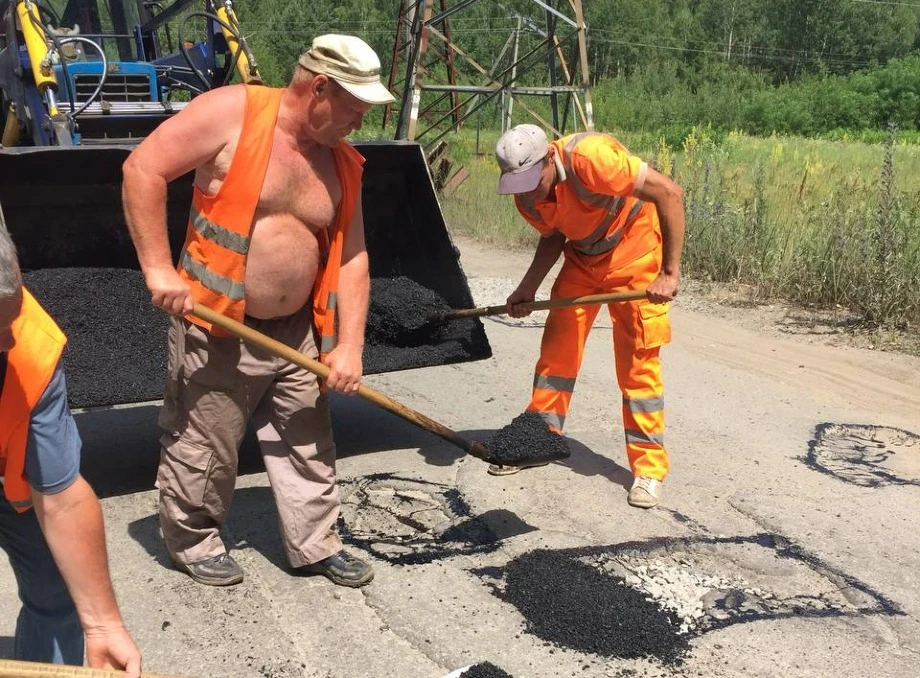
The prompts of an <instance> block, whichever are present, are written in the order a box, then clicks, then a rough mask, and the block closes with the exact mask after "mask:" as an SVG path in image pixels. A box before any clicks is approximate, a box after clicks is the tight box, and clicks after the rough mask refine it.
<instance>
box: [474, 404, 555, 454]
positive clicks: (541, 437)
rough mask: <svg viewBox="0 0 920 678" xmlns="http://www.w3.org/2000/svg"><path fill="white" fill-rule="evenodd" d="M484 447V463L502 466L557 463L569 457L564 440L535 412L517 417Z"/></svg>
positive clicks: (487, 441)
mask: <svg viewBox="0 0 920 678" xmlns="http://www.w3.org/2000/svg"><path fill="white" fill-rule="evenodd" d="M484 445H485V447H486V450H488V454H487V456H486V461H488V462H490V463H493V464H503V465H505V466H526V465H527V464H533V463H542V462H546V461H557V460H560V459H565V458H566V457H568V456H569V455H570V454H571V453H570V452H569V446H568V445H567V444H566V442H565V438H564V437H563V436H561V435H559V434H558V433H554V432H553V431H551V430H550V429H549V428H548V427H547V425H546V422H544V421H543V418H542V417H541V416H540V415H539V414H537V413H536V412H524V413H523V414H519V415H518V416H516V417H515V418H514V419H513V420H512V421H511V423H510V424H508V425H507V426H505V427H504V428H502V429H500V430H499V431H497V432H496V433H495V434H493V435H492V436H491V437H490V438H489V439H488V440H486V442H485V443H484Z"/></svg>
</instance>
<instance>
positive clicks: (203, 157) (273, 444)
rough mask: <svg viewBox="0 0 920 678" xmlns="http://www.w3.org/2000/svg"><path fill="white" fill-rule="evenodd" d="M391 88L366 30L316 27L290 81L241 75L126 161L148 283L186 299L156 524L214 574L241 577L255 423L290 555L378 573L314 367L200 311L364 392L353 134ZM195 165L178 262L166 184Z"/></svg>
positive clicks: (127, 193) (175, 330)
mask: <svg viewBox="0 0 920 678" xmlns="http://www.w3.org/2000/svg"><path fill="white" fill-rule="evenodd" d="M391 101H393V96H392V95H391V94H390V93H389V91H388V90H387V88H386V87H385V86H384V85H383V83H381V82H380V61H379V59H378V57H377V55H376V54H375V53H374V51H373V49H371V47H370V46H369V45H367V44H366V43H365V42H364V41H362V40H360V39H359V38H356V37H354V36H346V35H324V36H319V37H317V38H316V39H315V40H314V41H313V44H312V46H311V48H310V49H309V50H308V51H307V52H305V53H304V54H302V55H301V56H300V58H299V60H298V63H297V65H296V66H295V70H294V75H293V77H292V79H291V81H290V83H289V85H288V86H287V87H285V88H271V87H262V86H257V85H231V86H228V87H219V88H217V89H214V90H212V91H210V92H206V93H204V94H202V95H200V96H197V97H195V98H194V99H192V101H191V102H190V103H189V105H188V106H187V107H186V108H185V109H184V110H182V111H180V112H179V113H177V114H176V115H175V116H173V117H171V118H170V119H169V120H167V121H165V122H164V123H163V124H162V125H160V126H159V127H157V129H156V130H155V131H154V132H153V133H152V134H150V136H148V137H147V138H146V139H145V140H144V141H143V142H142V143H141V144H140V145H138V146H137V148H135V149H134V151H133V152H132V153H131V155H130V156H129V157H128V159H127V161H126V162H125V164H124V167H123V175H124V184H123V190H122V193H123V196H124V206H125V216H126V219H127V223H128V229H129V231H130V233H131V238H132V240H133V242H134V245H135V248H136V250H137V255H138V260H139V262H140V266H141V269H142V271H143V273H144V278H145V281H146V283H147V288H148V289H149V290H150V293H151V297H152V300H153V303H154V304H155V305H156V306H158V307H159V308H161V309H163V310H165V311H167V312H169V313H172V314H174V317H173V318H172V319H171V327H170V333H169V344H170V349H169V381H168V384H167V389H166V395H165V397H164V401H163V408H162V410H161V413H160V420H159V423H160V426H161V427H162V428H163V429H164V435H163V437H162V438H161V441H162V454H161V457H160V468H159V473H158V476H157V487H158V488H159V490H160V526H161V527H162V531H163V538H164V541H165V542H166V547H167V549H168V551H169V554H170V556H171V557H172V559H173V561H174V562H175V563H176V565H177V566H178V568H179V569H180V570H182V571H183V572H186V573H187V574H189V575H190V576H191V577H192V578H193V579H194V580H195V581H197V582H199V583H201V584H205V585H209V586H230V585H234V584H238V583H240V582H241V581H242V580H243V570H242V568H241V567H240V566H239V565H238V564H237V563H236V561H235V559H234V558H233V556H232V555H230V554H229V553H228V551H227V548H226V546H225V545H224V543H223V541H222V539H221V537H220V529H221V527H222V526H223V525H224V522H225V520H226V517H227V514H228V511H229V509H230V503H231V501H232V498H233V490H234V483H235V481H236V472H237V461H238V449H239V445H240V443H241V441H242V439H243V435H244V434H245V432H246V428H247V424H248V423H249V422H250V421H252V422H253V424H254V428H255V429H256V436H257V438H258V440H259V444H260V446H261V448H262V456H263V459H264V461H265V469H266V472H267V474H268V478H269V482H270V483H271V486H272V490H273V493H274V495H275V498H276V505H277V507H278V514H279V518H280V523H281V532H282V538H283V541H284V547H285V555H286V556H287V560H288V562H289V563H290V565H291V567H292V568H293V569H295V570H296V571H297V572H298V573H302V574H319V575H323V576H326V577H327V578H329V579H330V580H331V581H333V582H334V583H336V584H338V585H341V586H350V587H358V586H363V585H365V584H367V583H369V582H370V581H371V579H373V576H374V571H373V568H372V567H371V565H370V563H368V562H366V561H364V560H362V559H361V558H359V557H357V556H354V555H352V554H350V553H349V552H348V551H346V550H345V549H344V548H343V545H342V540H341V538H340V537H339V535H338V533H337V531H336V523H337V521H338V519H339V515H340V500H339V491H338V486H337V485H336V475H335V458H336V448H335V443H334V441H333V438H332V427H331V423H330V416H329V401H328V394H327V393H326V392H325V391H323V390H321V388H320V385H319V382H318V379H317V377H316V376H315V375H313V374H311V373H309V372H307V371H306V370H304V369H303V368H301V367H298V366H296V365H293V364H291V363H289V362H288V361H285V360H283V359H280V358H277V357H275V356H273V355H269V354H267V353H266V352H265V351H264V350H260V349H258V348H257V347H252V346H249V345H247V344H246V343H245V342H243V341H241V340H240V339H238V338H236V337H229V336H227V334H226V332H223V331H221V330H220V328H215V327H211V325H210V324H209V323H207V322H204V321H202V320H201V319H199V318H197V317H195V316H192V315H187V314H188V312H189V311H191V310H192V308H193V305H194V304H195V303H197V304H200V305H202V306H205V307H208V308H210V309H212V310H214V311H217V312H219V313H221V314H223V315H225V316H228V317H230V318H232V319H234V320H237V321H239V322H242V323H245V324H246V325H248V326H250V327H252V328H253V329H255V330H257V331H259V332H261V333H262V334H265V335H268V336H270V337H272V338H274V339H276V340H278V341H280V342H282V343H285V344H287V345H289V346H292V347H294V348H295V349H297V350H299V351H300V352H301V353H305V354H307V355H309V356H311V357H319V358H320V360H322V361H323V363H325V364H326V365H327V366H328V367H329V376H328V377H327V378H326V379H325V385H326V386H327V387H328V388H329V389H333V390H336V391H339V392H341V393H345V394H347V395H355V394H356V393H357V391H358V386H359V384H360V382H361V376H362V372H363V365H362V353H363V348H364V327H365V322H366V317H367V307H368V297H369V294H370V277H369V267H368V258H367V250H366V247H365V242H364V217H363V212H362V209H361V179H362V171H363V163H364V158H363V157H362V156H361V155H360V154H359V153H358V151H357V150H355V149H354V147H352V146H351V145H350V144H349V143H348V142H347V141H346V140H345V138H346V137H347V136H348V135H349V134H351V133H352V132H353V131H355V130H358V129H360V128H361V124H362V121H363V118H364V115H365V114H366V113H367V112H368V111H369V110H370V109H371V107H372V106H373V105H374V104H385V103H389V102H391ZM215 120H220V121H221V124H220V125H217V126H215V125H214V121H215ZM190 170H195V179H194V192H193V198H192V205H191V210H190V213H189V220H188V227H187V232H186V238H185V244H184V246H183V248H182V251H181V253H180V255H179V262H178V269H177V268H176V266H175V265H174V262H173V259H172V253H171V250H170V245H169V240H168V234H167V224H166V219H165V215H166V186H167V183H168V182H169V181H172V180H173V179H177V178H178V177H180V176H182V175H183V174H185V173H186V172H188V171H190Z"/></svg>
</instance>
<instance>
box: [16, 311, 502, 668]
mask: <svg viewBox="0 0 920 678" xmlns="http://www.w3.org/2000/svg"><path fill="white" fill-rule="evenodd" d="M192 315H194V316H196V317H198V318H201V319H202V320H204V321H206V322H209V323H211V324H212V325H217V326H218V327H220V328H221V329H224V330H226V331H227V332H230V333H231V334H235V335H236V336H238V337H239V338H240V339H242V340H244V341H248V342H249V343H251V344H255V345H256V346H259V347H261V348H264V349H265V350H266V351H269V352H270V353H273V354H274V355H276V356H278V357H279V358H284V359H285V360H287V361H288V362H291V363H294V364H295V365H298V366H300V367H302V368H304V369H305V370H307V372H310V373H312V374H315V375H316V376H318V377H319V378H321V379H326V378H327V377H328V376H329V367H328V366H327V365H325V364H323V363H321V362H320V361H318V360H314V359H313V358H311V357H310V356H307V355H304V354H303V353H301V352H300V351H297V350H295V349H293V348H291V347H290V346H287V345H286V344H282V343H281V342H280V341H276V340H275V339H272V338H271V337H269V336H266V335H265V334H262V333H261V332H259V331H257V330H254V329H252V328H251V327H248V326H246V325H244V324H243V323H240V322H237V321H236V320H233V319H232V318H228V317H227V316H225V315H223V314H221V313H217V312H216V311H212V310H211V309H210V308H207V307H206V306H202V305H201V304H195V306H194V308H193V309H192ZM358 395H359V396H361V397H362V398H364V399H365V400H369V401H370V402H372V403H374V404H375V405H379V406H380V407H382V408H383V409H385V410H387V411H389V412H392V413H393V414H395V415H397V416H399V417H402V418H403V419H405V420H406V421H408V422H410V423H413V424H415V425H416V426H420V427H421V428H423V429H425V430H426V431H429V432H431V433H434V434H435V435H436V436H440V437H441V438H443V439H444V440H446V441H447V442H449V443H453V444H454V445H456V446H457V447H459V448H460V449H462V450H463V451H464V452H466V453H468V454H471V455H472V456H474V457H477V458H478V459H485V457H486V454H487V451H486V448H485V447H484V446H483V445H482V444H481V443H478V442H475V441H472V440H467V439H466V438H464V437H463V436H461V435H460V434H458V433H455V432H454V431H452V430H450V429H449V428H447V427H446V426H444V425H443V424H439V423H438V422H436V421H435V420H434V419H429V418H428V417H426V416H425V415H424V414H421V413H420V412H416V411H415V410H413V409H410V408H408V407H406V406H405V405H402V404H400V403H398V402H396V401H395V400H393V399H392V398H390V397H389V396H386V395H384V394H383V393H380V392H379V391H375V390H374V389H372V388H371V387H370V386H365V385H364V384H361V385H359V386H358ZM0 678H2V677H0Z"/></svg>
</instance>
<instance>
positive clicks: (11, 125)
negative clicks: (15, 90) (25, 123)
mask: <svg viewBox="0 0 920 678" xmlns="http://www.w3.org/2000/svg"><path fill="white" fill-rule="evenodd" d="M0 144H3V145H4V146H18V145H19V121H18V120H17V119H16V106H15V105H13V104H10V108H9V110H8V111H7V113H6V124H5V125H4V126H3V136H2V137H0Z"/></svg>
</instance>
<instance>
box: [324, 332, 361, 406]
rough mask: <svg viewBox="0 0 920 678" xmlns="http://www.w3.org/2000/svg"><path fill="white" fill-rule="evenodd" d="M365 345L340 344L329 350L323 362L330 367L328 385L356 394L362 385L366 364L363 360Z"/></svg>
mask: <svg viewBox="0 0 920 678" xmlns="http://www.w3.org/2000/svg"><path fill="white" fill-rule="evenodd" d="M363 348H364V347H363V346H358V345H357V344H354V345H352V344H338V345H337V346H336V347H335V348H334V349H332V350H331V351H330V352H329V355H327V356H326V358H325V360H323V362H324V363H325V364H326V366H328V367H329V376H328V377H326V386H327V387H329V388H331V389H334V390H336V391H339V392H340V393H344V394H346V395H355V394H356V393H357V392H358V386H360V385H361V374H362V373H363V371H364V365H363V363H362V361H361V355H362V352H363Z"/></svg>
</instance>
